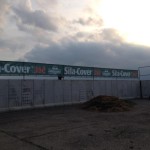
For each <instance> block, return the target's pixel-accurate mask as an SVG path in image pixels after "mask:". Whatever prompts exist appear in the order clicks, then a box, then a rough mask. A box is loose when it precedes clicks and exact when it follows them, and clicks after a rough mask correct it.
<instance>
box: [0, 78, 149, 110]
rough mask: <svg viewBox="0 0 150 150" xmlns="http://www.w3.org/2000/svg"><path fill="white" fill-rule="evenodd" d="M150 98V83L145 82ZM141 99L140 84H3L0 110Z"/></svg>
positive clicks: (67, 81)
mask: <svg viewBox="0 0 150 150" xmlns="http://www.w3.org/2000/svg"><path fill="white" fill-rule="evenodd" d="M142 84H143V94H144V95H145V96H147V95H149V93H150V90H149V89H150V88H147V86H150V82H144V81H143V82H142ZM98 95H112V96H117V97H120V98H138V97H139V96H140V92H139V81H138V80H97V81H90V80H61V81H60V80H0V110H1V111H3V110H10V109H22V108H28V107H30V108H32V107H39V106H51V105H53V106H54V105H64V104H74V103H80V102H85V101H87V100H89V99H91V98H92V97H93V96H98Z"/></svg>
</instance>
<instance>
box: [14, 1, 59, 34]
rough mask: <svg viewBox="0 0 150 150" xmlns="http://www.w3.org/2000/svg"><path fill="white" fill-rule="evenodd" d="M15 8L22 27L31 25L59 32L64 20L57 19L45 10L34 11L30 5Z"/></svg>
mask: <svg viewBox="0 0 150 150" xmlns="http://www.w3.org/2000/svg"><path fill="white" fill-rule="evenodd" d="M25 4H26V5H25V6H22V5H21V4H20V5H19V6H17V7H13V8H12V9H13V11H14V13H15V15H16V19H18V22H21V23H22V25H30V26H33V27H38V28H41V29H44V30H49V31H57V30H58V26H59V23H60V22H61V21H62V20H61V19H62V18H59V17H58V18H57V17H56V16H55V15H54V14H47V13H45V12H44V11H43V10H32V8H30V7H31V6H30V5H29V4H28V3H25Z"/></svg>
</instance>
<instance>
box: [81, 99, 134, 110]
mask: <svg viewBox="0 0 150 150" xmlns="http://www.w3.org/2000/svg"><path fill="white" fill-rule="evenodd" d="M134 105H135V103H133V102H131V101H129V100H121V99H119V98H118V97H115V96H97V97H94V98H93V99H91V100H89V101H87V102H85V103H84V104H83V105H82V108H83V109H87V110H93V111H101V112H123V111H129V110H130V109H131V108H133V106H134Z"/></svg>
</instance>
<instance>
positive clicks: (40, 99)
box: [33, 80, 45, 106]
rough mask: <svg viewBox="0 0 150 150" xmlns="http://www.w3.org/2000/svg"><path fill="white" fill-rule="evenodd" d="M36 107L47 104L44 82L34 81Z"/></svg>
mask: <svg viewBox="0 0 150 150" xmlns="http://www.w3.org/2000/svg"><path fill="white" fill-rule="evenodd" d="M33 82H34V87H33V91H34V104H33V105H34V106H38V105H44V103H45V82H44V80H34V81H33Z"/></svg>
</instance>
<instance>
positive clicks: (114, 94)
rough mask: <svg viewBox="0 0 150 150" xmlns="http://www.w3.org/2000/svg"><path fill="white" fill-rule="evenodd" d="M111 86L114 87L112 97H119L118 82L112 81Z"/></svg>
mask: <svg viewBox="0 0 150 150" xmlns="http://www.w3.org/2000/svg"><path fill="white" fill-rule="evenodd" d="M111 86H112V96H116V97H118V85H117V81H116V80H112V81H111Z"/></svg>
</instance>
